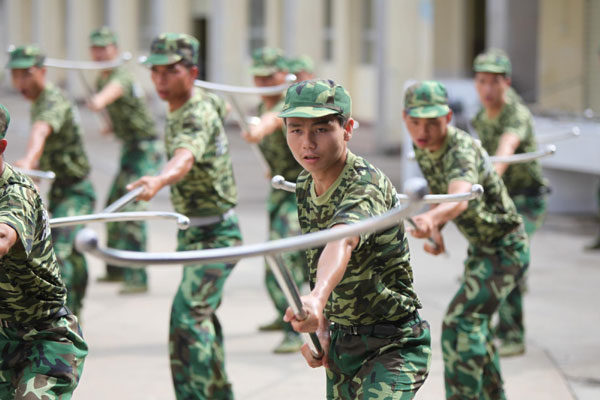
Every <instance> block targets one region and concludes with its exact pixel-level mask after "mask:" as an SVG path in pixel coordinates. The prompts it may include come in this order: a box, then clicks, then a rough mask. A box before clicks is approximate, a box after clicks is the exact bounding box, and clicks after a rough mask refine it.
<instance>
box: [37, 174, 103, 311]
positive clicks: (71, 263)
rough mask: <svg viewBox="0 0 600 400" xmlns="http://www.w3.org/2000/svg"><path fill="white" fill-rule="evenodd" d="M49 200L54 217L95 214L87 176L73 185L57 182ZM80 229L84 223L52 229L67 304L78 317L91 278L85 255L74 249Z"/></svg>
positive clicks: (92, 192) (93, 196) (53, 186)
mask: <svg viewBox="0 0 600 400" xmlns="http://www.w3.org/2000/svg"><path fill="white" fill-rule="evenodd" d="M49 200H50V206H49V207H48V210H49V211H50V214H51V215H52V218H59V217H71V216H75V215H83V214H90V213H92V212H93V211H94V204H95V202H96V195H95V194H94V189H93V188H92V184H91V183H90V181H89V180H87V179H84V180H82V181H80V182H77V183H74V184H62V183H60V182H59V181H57V182H55V183H54V184H53V185H52V188H51V189H50V196H49ZM81 229H82V226H81V225H78V226H68V227H61V228H54V229H52V245H53V247H54V251H55V253H56V259H57V261H58V264H59V266H60V274H61V276H62V280H63V282H64V283H65V286H66V288H67V307H69V308H70V309H71V311H72V312H73V313H74V314H75V315H77V316H80V315H81V307H82V305H83V298H84V296H85V291H86V288H87V281H88V270H87V263H86V261H85V257H84V256H83V254H81V253H80V252H79V251H77V249H75V236H76V235H77V232H79V231H80V230H81Z"/></svg>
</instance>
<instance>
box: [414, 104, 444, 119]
mask: <svg viewBox="0 0 600 400" xmlns="http://www.w3.org/2000/svg"><path fill="white" fill-rule="evenodd" d="M449 112H450V107H448V105H446V104H443V105H442V104H439V105H434V106H421V107H412V108H409V109H408V110H407V111H406V113H407V114H408V115H409V116H411V117H415V118H438V117H443V116H444V115H448V113H449Z"/></svg>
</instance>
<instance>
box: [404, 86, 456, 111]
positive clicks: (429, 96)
mask: <svg viewBox="0 0 600 400" xmlns="http://www.w3.org/2000/svg"><path fill="white" fill-rule="evenodd" d="M404 111H406V113H407V114H408V115H410V116H411V117H416V118H437V117H443V116H444V115H447V114H448V113H449V112H450V107H448V92H446V88H445V87H444V85H442V84H441V83H439V82H436V81H422V82H418V83H415V84H414V85H411V86H410V87H409V88H408V89H406V93H405V94H404Z"/></svg>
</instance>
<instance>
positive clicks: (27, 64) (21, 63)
mask: <svg viewBox="0 0 600 400" xmlns="http://www.w3.org/2000/svg"><path fill="white" fill-rule="evenodd" d="M33 66H35V60H34V59H29V60H24V59H21V60H12V61H9V62H8V64H6V68H8V69H25V68H31V67H33Z"/></svg>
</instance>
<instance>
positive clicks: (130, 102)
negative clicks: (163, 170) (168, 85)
mask: <svg viewBox="0 0 600 400" xmlns="http://www.w3.org/2000/svg"><path fill="white" fill-rule="evenodd" d="M90 45H91V53H92V58H93V59H94V61H112V60H115V59H117V57H118V56H119V49H118V47H117V37H116V35H115V33H114V32H113V31H111V30H110V29H109V28H107V27H102V28H99V29H97V30H95V31H93V32H92V33H91V34H90ZM96 88H97V90H98V92H97V93H96V94H95V95H94V96H93V97H92V98H91V99H90V101H89V107H90V108H91V109H92V110H94V111H101V110H103V109H106V110H107V111H108V114H109V116H110V120H111V123H112V131H113V132H114V134H115V136H116V137H117V138H118V139H119V140H120V141H121V143H122V147H121V163H120V164H121V165H120V168H119V172H118V173H117V176H116V177H115V179H114V180H113V183H112V186H111V188H110V191H109V196H108V201H107V204H110V203H112V202H114V201H115V200H117V199H118V198H119V197H121V196H123V195H124V194H125V193H126V190H125V186H126V185H127V184H128V183H130V182H132V181H134V180H136V179H138V178H140V177H142V176H144V175H154V174H156V173H157V172H158V168H159V163H160V159H161V146H160V143H159V141H158V135H157V132H156V129H155V126H154V121H153V120H152V117H151V116H150V111H149V110H148V107H147V106H146V103H145V102H144V98H143V92H142V89H141V88H140V87H139V85H137V84H136V83H135V82H134V80H133V77H132V76H131V74H130V73H129V72H128V71H127V70H126V69H125V68H124V67H122V66H121V67H118V68H115V69H110V70H104V71H102V72H101V73H100V75H99V77H98V80H97V81H96ZM147 209H148V205H147V203H144V202H135V203H131V204H129V205H128V206H126V207H125V208H124V209H123V210H122V211H145V210H147ZM107 230H108V246H109V247H113V248H117V249H122V250H132V251H145V250H146V224H145V223H144V222H141V221H137V222H136V221H134V222H125V223H118V224H116V223H112V224H107ZM123 278H124V280H125V284H124V286H123V288H122V289H121V293H124V294H127V293H141V292H145V291H147V290H148V278H147V275H146V271H145V269H143V268H126V269H125V270H123V269H122V268H119V267H115V266H112V265H107V266H106V276H105V277H102V278H100V280H104V281H114V280H121V279H123Z"/></svg>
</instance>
